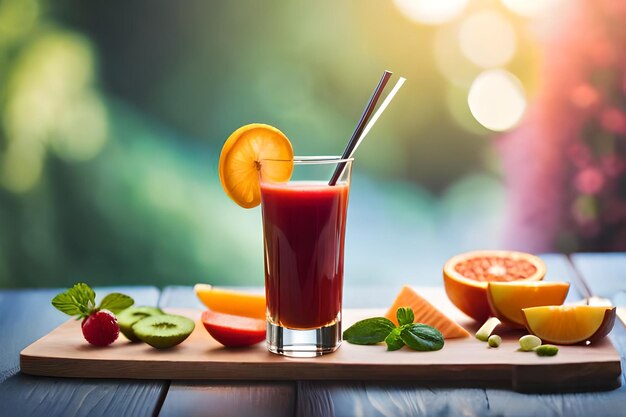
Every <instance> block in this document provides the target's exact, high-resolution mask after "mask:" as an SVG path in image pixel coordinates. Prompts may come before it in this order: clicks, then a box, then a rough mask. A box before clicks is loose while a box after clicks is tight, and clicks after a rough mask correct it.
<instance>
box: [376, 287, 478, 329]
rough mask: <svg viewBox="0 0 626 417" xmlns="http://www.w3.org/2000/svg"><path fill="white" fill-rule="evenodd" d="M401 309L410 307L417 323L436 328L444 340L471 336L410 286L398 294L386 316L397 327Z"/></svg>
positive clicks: (403, 288)
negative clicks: (398, 312) (397, 314)
mask: <svg viewBox="0 0 626 417" xmlns="http://www.w3.org/2000/svg"><path fill="white" fill-rule="evenodd" d="M400 307H410V308H411V309H412V310H413V314H414V315H415V322H416V323H423V324H427V325H429V326H432V327H434V328H436V329H437V330H439V331H440V332H441V334H442V335H443V337H444V339H454V338H459V337H468V336H469V335H470V334H469V333H468V331H467V330H465V329H464V328H463V327H461V326H459V325H458V324H457V323H456V322H455V321H454V320H452V319H451V318H449V317H448V316H446V315H445V314H444V313H442V312H441V311H439V310H438V309H437V308H435V307H434V306H433V305H432V304H431V303H429V302H428V301H426V300H425V299H424V298H423V297H422V296H421V295H419V294H418V293H417V292H415V290H413V288H411V287H409V286H408V285H405V286H404V287H402V290H401V291H400V294H398V296H397V297H396V300H395V301H394V302H393V304H392V306H391V307H390V308H389V311H387V314H385V317H386V318H388V319H389V320H391V321H392V322H393V323H394V324H395V325H396V326H397V325H398V320H397V318H396V311H397V310H398V308H400Z"/></svg>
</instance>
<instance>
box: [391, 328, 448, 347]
mask: <svg viewBox="0 0 626 417" xmlns="http://www.w3.org/2000/svg"><path fill="white" fill-rule="evenodd" d="M400 338H401V339H402V341H403V342H404V343H406V344H407V346H409V347H410V348H411V349H414V350H420V351H432V350H439V349H441V348H443V344H444V341H443V335H442V334H441V333H440V332H439V330H437V329H435V328H434V327H430V326H427V325H425V324H419V323H414V324H406V325H404V326H402V331H401V332H400Z"/></svg>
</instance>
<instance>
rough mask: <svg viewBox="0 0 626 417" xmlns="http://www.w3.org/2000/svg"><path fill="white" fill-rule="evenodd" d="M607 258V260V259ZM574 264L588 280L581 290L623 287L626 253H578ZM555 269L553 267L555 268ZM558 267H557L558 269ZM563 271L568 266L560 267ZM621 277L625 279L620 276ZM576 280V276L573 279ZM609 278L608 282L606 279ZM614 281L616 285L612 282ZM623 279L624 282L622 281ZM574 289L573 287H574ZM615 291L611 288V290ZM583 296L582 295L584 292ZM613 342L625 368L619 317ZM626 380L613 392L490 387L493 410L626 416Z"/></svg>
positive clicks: (514, 413) (625, 335)
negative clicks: (545, 392) (526, 391)
mask: <svg viewBox="0 0 626 417" xmlns="http://www.w3.org/2000/svg"><path fill="white" fill-rule="evenodd" d="M604 257H606V259H607V262H606V263H604V262H603V260H602V259H603V258H604ZM572 258H573V260H574V267H575V268H576V270H577V272H578V274H579V277H580V278H582V279H583V280H584V282H583V287H584V288H581V287H580V284H578V285H579V286H578V290H579V292H580V293H582V292H584V291H586V290H590V291H591V294H588V295H599V293H598V292H596V291H598V290H599V291H607V289H609V288H611V287H612V288H619V285H620V284H619V279H622V280H623V279H624V277H626V275H624V274H621V275H613V274H614V273H615V271H620V270H621V271H624V270H626V254H619V255H617V254H615V255H613V254H611V255H608V256H607V255H606V254H593V255H591V256H587V254H584V255H575V256H573V257H572ZM551 269H552V268H551ZM555 269H556V268H555ZM560 269H561V270H566V269H567V268H562V267H560ZM618 277H621V278H618ZM572 279H574V280H576V278H572ZM605 279H607V282H605V281H604V280H605ZM611 282H613V284H611ZM622 282H623V281H622ZM570 291H571V290H570ZM610 291H611V290H608V293H610ZM604 294H607V292H604ZM580 295H581V296H582V294H580ZM610 338H611V340H612V341H613V344H614V345H615V347H616V348H617V349H618V351H619V352H620V355H621V357H622V370H623V371H624V369H626V368H625V361H624V353H625V352H626V331H625V329H624V327H623V326H622V325H621V324H620V322H619V321H618V320H616V321H615V328H614V329H613V332H612V333H611V335H610ZM625 384H626V381H625V380H624V379H623V377H622V386H621V387H620V388H619V389H617V390H613V391H608V392H594V393H572V394H562V395H554V394H548V395H541V396H537V395H527V394H520V393H516V392H511V391H507V390H487V398H488V400H489V410H490V412H491V413H493V414H494V415H502V416H512V417H517V416H519V417H524V416H531V415H533V416H534V415H537V416H539V415H541V416H591V415H595V416H603V417H604V416H616V417H617V416H623V415H624V414H625V412H624V406H625V405H626V385H625Z"/></svg>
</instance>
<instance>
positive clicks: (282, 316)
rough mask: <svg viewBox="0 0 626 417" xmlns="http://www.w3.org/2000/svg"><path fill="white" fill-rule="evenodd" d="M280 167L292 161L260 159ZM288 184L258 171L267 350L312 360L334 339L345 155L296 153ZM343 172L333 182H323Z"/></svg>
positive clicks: (337, 334) (337, 337)
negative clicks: (305, 154) (259, 179)
mask: <svg viewBox="0 0 626 417" xmlns="http://www.w3.org/2000/svg"><path fill="white" fill-rule="evenodd" d="M262 163H263V164H284V166H285V168H284V169H289V165H287V164H291V163H292V161H276V160H271V161H262ZM293 164H294V166H293V173H292V176H291V179H290V180H289V181H288V182H274V181H272V180H271V179H269V178H263V176H261V207H262V210H263V236H264V251H265V294H266V300H267V310H266V316H267V347H268V349H269V350H270V352H273V353H277V354H282V355H286V356H294V357H312V356H319V355H323V354H325V353H331V352H334V351H335V350H337V348H338V347H339V345H340V344H341V301H342V291H343V255H344V240H345V239H344V238H345V232H346V213H347V208H348V194H349V192H350V176H351V169H352V159H341V158H340V157H321V156H320V157H317V156H315V157H295V158H294V161H293ZM338 167H339V168H340V169H343V171H342V174H341V176H340V177H339V180H338V181H337V182H336V184H335V185H333V186H331V185H328V181H329V180H330V178H331V177H332V175H333V172H334V171H335V169H337V168H338Z"/></svg>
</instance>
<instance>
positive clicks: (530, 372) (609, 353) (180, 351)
mask: <svg viewBox="0 0 626 417" xmlns="http://www.w3.org/2000/svg"><path fill="white" fill-rule="evenodd" d="M419 293H421V294H422V295H423V296H424V297H426V298H427V299H429V300H431V301H432V302H433V303H435V304H436V305H438V306H439V308H440V309H441V310H442V311H447V312H448V314H449V315H450V316H451V317H454V316H455V315H457V317H456V319H457V321H458V322H459V323H460V324H462V325H463V324H464V322H463V320H468V319H467V318H465V319H464V316H462V315H460V313H458V312H455V311H452V310H451V309H452V306H451V305H449V301H447V298H446V297H445V294H444V292H443V289H440V288H439V289H420V290H419ZM169 311H172V310H169ZM172 312H174V313H177V314H182V315H185V316H187V317H190V318H192V319H194V320H195V321H196V323H197V324H196V329H195V330H194V332H193V333H192V334H191V336H190V337H189V338H188V339H187V340H186V341H185V342H184V343H182V344H180V345H178V346H176V347H175V348H172V349H168V350H164V351H159V350H156V349H153V348H151V347H150V346H148V345H145V344H141V343H121V342H120V343H117V344H116V347H115V349H111V348H95V347H92V346H87V345H85V343H84V342H83V341H82V336H81V335H80V331H79V326H80V323H77V322H76V321H73V320H72V321H69V322H66V323H64V324H63V325H61V326H59V327H58V328H57V329H55V330H53V331H52V332H51V333H50V334H48V335H47V336H45V337H44V338H42V339H40V340H39V341H37V342H36V343H34V344H32V345H30V346H29V347H28V348H26V349H24V350H23V351H22V355H21V357H22V362H21V363H22V372H25V373H28V374H31V375H48V376H63V377H100V378H112V377H121V378H141V379H216V380H242V379H244V380H263V379H270V380H301V379H311V380H313V379H322V380H326V379H333V380H340V379H348V380H417V381H421V382H422V384H438V385H441V386H450V385H453V386H471V387H485V386H495V385H497V386H505V387H510V388H513V389H515V390H520V391H540V392H546V391H564V390H570V389H588V390H593V389H608V388H615V386H616V380H617V379H618V378H619V377H620V375H621V369H620V363H619V355H618V354H617V352H616V351H615V349H614V348H613V346H612V345H611V343H610V342H608V341H604V342H601V343H598V344H596V345H593V346H590V347H585V346H567V347H563V348H561V350H560V352H559V355H558V356H556V357H554V358H549V359H546V358H541V357H539V356H537V355H534V354H528V353H524V352H519V351H518V348H519V345H518V339H519V337H520V336H521V335H523V334H525V332H522V331H518V330H506V329H502V330H500V331H499V333H500V335H501V336H502V345H501V346H500V347H499V348H498V349H491V350H490V349H488V347H487V346H486V344H485V343H482V342H479V341H477V340H476V339H474V338H471V337H468V338H463V339H451V340H447V341H446V345H445V347H444V349H442V350H439V351H436V352H428V353H417V352H414V351H412V350H410V349H408V348H405V349H401V350H398V351H395V352H388V351H387V350H386V349H385V347H384V346H383V345H376V346H358V345H352V344H350V343H345V344H344V345H343V346H342V347H341V348H340V349H339V350H338V351H337V352H335V353H333V354H332V355H325V356H322V357H318V358H310V359H304V358H303V359H290V358H285V357H281V356H278V355H273V354H271V353H269V352H268V351H267V349H266V347H265V345H264V344H261V343H260V344H257V345H255V346H251V347H250V348H246V349H227V348H224V347H223V346H221V345H220V344H219V343H218V342H216V341H215V340H213V339H212V338H211V337H210V336H209V334H208V333H207V332H206V330H205V329H204V327H203V326H202V325H201V323H198V319H199V316H200V310H173V311H172ZM384 312H385V310H375V309H374V310H371V309H370V310H366V309H344V311H343V316H344V323H345V326H346V327H347V326H350V325H351V324H352V323H355V322H356V321H358V320H362V319H364V318H367V317H374V316H381V315H383V314H384ZM472 326H474V327H475V325H474V324H473V323H472ZM467 327H470V324H469V323H468V324H467ZM470 328H472V327H470ZM472 330H473V328H472ZM469 375H471V379H469V378H468V376H469Z"/></svg>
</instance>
